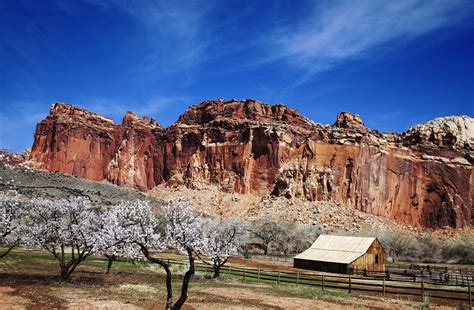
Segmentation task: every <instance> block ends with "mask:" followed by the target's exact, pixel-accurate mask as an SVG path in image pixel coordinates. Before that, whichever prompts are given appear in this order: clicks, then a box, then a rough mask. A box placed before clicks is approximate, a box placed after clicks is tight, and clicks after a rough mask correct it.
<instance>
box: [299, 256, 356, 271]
mask: <svg viewBox="0 0 474 310" xmlns="http://www.w3.org/2000/svg"><path fill="white" fill-rule="evenodd" d="M293 266H294V267H295V268H301V269H307V270H316V271H324V272H334V273H347V272H348V265H346V264H338V263H328V262H320V261H313V260H306V259H299V258H295V259H294V260H293Z"/></svg>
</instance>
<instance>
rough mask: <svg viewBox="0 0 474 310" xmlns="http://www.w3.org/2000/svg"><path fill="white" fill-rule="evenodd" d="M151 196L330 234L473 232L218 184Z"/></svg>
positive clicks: (451, 235)
mask: <svg viewBox="0 0 474 310" xmlns="http://www.w3.org/2000/svg"><path fill="white" fill-rule="evenodd" d="M148 195H149V196H151V197H155V198H158V199H160V200H164V201H169V200H173V199H177V198H184V199H186V200H188V201H189V202H190V203H192V204H193V205H194V207H195V208H196V209H198V210H199V211H200V212H203V213H205V214H207V215H209V216H216V217H220V218H232V217H240V218H244V219H246V220H250V221H253V220H261V219H263V218H271V219H274V220H277V221H283V222H290V223H295V224H307V225H314V226H316V227H318V228H320V230H321V231H326V232H330V233H335V232H337V233H348V234H360V233H364V232H373V231H397V232H400V233H402V234H406V235H410V236H412V237H416V238H419V237H421V236H423V235H426V234H429V235H430V236H432V237H434V238H437V239H443V240H444V239H457V238H459V237H461V236H464V235H466V234H470V233H474V229H473V228H472V227H470V228H464V229H461V228H459V229H453V228H450V227H445V228H443V229H431V228H426V227H416V226H410V225H403V224H400V223H397V222H395V221H392V220H389V219H386V218H383V217H381V216H376V215H373V214H370V213H364V212H362V211H359V210H356V209H354V208H351V207H349V206H346V205H342V204H334V203H330V202H323V201H308V200H306V199H302V198H292V199H287V198H284V197H275V196H271V195H266V196H263V197H262V196H257V195H252V194H237V193H228V192H223V191H222V190H220V189H219V187H218V186H214V185H208V186H202V187H201V188H199V189H190V188H187V187H185V186H178V187H173V188H170V187H167V186H165V185H160V186H157V187H155V188H154V189H153V190H151V191H149V192H148Z"/></svg>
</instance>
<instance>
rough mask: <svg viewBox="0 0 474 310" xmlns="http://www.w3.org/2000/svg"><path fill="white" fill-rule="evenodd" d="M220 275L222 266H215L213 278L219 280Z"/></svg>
mask: <svg viewBox="0 0 474 310" xmlns="http://www.w3.org/2000/svg"><path fill="white" fill-rule="evenodd" d="M220 274H221V266H220V265H217V266H214V275H213V276H212V277H213V278H214V279H215V278H219V276H220Z"/></svg>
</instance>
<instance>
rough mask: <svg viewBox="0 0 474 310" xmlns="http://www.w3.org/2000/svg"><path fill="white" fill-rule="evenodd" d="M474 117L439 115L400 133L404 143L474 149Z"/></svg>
mask: <svg viewBox="0 0 474 310" xmlns="http://www.w3.org/2000/svg"><path fill="white" fill-rule="evenodd" d="M473 133H474V119H473V118H472V117H469V116H448V117H440V118H436V119H434V120H431V121H429V122H426V123H423V124H419V125H416V126H413V127H411V128H410V129H408V131H407V132H406V133H405V134H403V135H402V138H403V142H404V143H405V144H406V145H414V144H425V145H427V144H428V145H430V144H431V145H436V146H449V147H452V148H457V149H466V150H474V134H473Z"/></svg>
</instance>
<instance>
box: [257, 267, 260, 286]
mask: <svg viewBox="0 0 474 310" xmlns="http://www.w3.org/2000/svg"><path fill="white" fill-rule="evenodd" d="M258 282H260V268H258V273H257V283H258Z"/></svg>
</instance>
